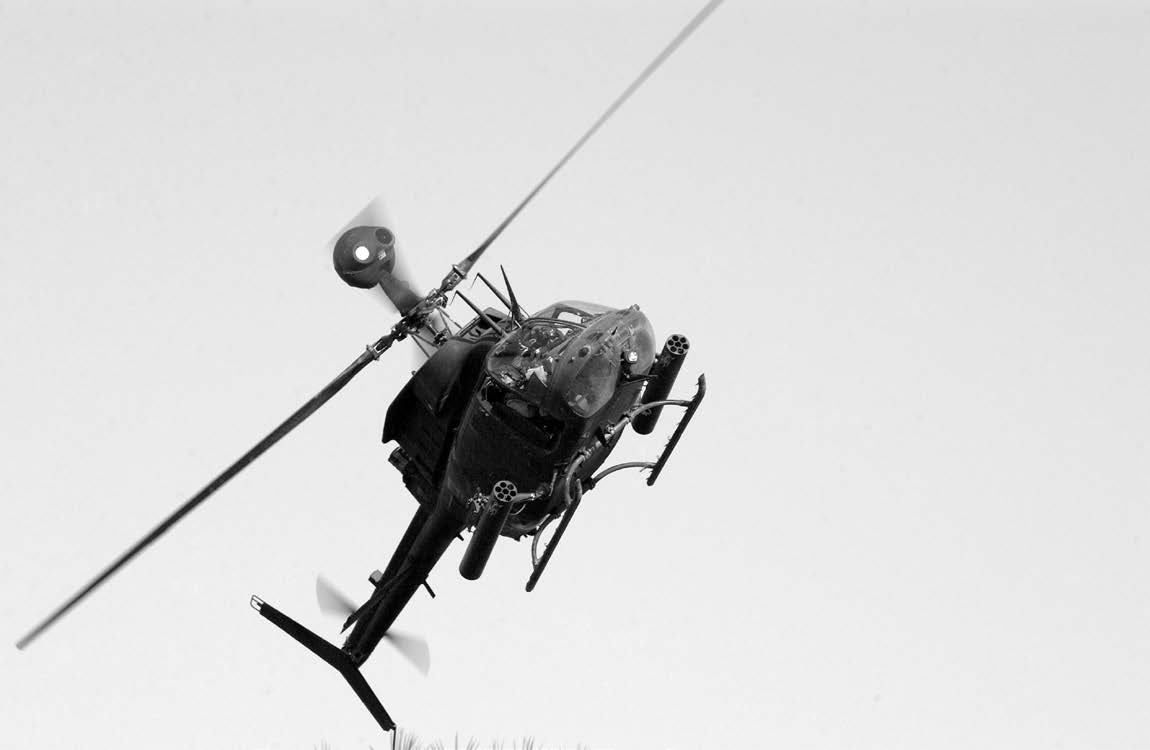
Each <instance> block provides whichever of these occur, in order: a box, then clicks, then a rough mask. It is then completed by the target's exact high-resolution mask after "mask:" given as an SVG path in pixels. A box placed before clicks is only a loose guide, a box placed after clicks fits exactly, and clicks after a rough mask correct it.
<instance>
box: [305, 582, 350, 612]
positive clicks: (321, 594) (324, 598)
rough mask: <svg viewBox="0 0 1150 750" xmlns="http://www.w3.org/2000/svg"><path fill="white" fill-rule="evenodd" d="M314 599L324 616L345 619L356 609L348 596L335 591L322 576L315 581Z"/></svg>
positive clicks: (337, 590)
mask: <svg viewBox="0 0 1150 750" xmlns="http://www.w3.org/2000/svg"><path fill="white" fill-rule="evenodd" d="M315 598H316V601H317V602H318V603H319V609H320V611H321V612H323V613H324V614H325V615H337V616H339V617H347V616H348V615H350V614H351V613H352V612H354V611H355V608H356V604H355V602H354V601H352V599H351V597H350V596H348V595H347V594H345V593H343V592H342V591H340V590H339V589H337V588H336V587H335V586H334V585H332V583H331V581H329V580H327V579H326V578H324V577H323V576H317V577H316V579H315Z"/></svg>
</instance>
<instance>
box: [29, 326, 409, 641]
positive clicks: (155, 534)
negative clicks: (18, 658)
mask: <svg viewBox="0 0 1150 750" xmlns="http://www.w3.org/2000/svg"><path fill="white" fill-rule="evenodd" d="M393 340H394V334H388V335H386V336H384V337H382V338H381V339H380V340H379V341H377V342H375V344H373V345H372V346H370V347H368V349H367V350H366V351H364V353H363V354H361V355H359V357H357V358H356V360H355V361H354V362H352V363H351V364H350V365H348V367H347V369H345V370H344V371H343V372H341V373H340V374H339V376H337V377H336V379H335V380H333V381H331V382H330V383H328V384H327V385H326V386H325V387H324V388H323V390H321V391H320V392H319V393H317V394H316V395H315V396H312V398H311V399H310V400H309V401H308V402H307V403H305V404H304V405H303V406H301V407H300V408H299V409H296V410H295V411H294V412H293V413H292V415H291V416H289V417H288V418H287V419H285V420H284V421H283V422H281V423H280V425H279V426H278V427H276V428H275V429H274V430H272V431H271V432H270V433H268V434H267V436H266V437H264V439H263V440H261V441H259V442H258V443H256V444H255V446H253V447H252V448H251V450H249V451H248V452H247V453H245V454H244V455H242V456H240V457H239V459H237V460H236V462H235V463H233V464H232V465H231V466H229V467H228V468H226V469H224V470H223V472H221V473H220V475H219V476H217V477H216V478H215V479H213V480H212V481H211V482H209V483H208V484H207V485H206V486H205V487H204V488H203V489H202V490H200V491H199V492H197V493H196V494H195V495H193V496H192V498H191V499H189V500H188V501H187V502H186V503H184V504H183V505H181V506H180V507H179V508H177V509H176V510H175V512H173V513H172V514H171V515H169V516H168V517H167V518H165V519H164V520H163V521H161V522H160V524H159V525H158V526H156V527H155V528H154V529H152V530H151V531H149V532H148V533H147V534H145V535H144V537H143V538H142V539H140V541H138V542H136V543H135V544H134V545H132V546H131V547H130V548H129V549H128V551H127V552H125V553H124V554H122V555H120V556H119V557H117V558H116V559H115V560H114V561H113V562H112V564H111V565H109V566H108V567H107V568H105V569H104V570H103V572H101V573H100V574H99V575H98V576H96V577H95V578H93V579H92V580H91V581H89V582H88V584H87V585H85V586H84V587H83V588H82V589H80V590H79V591H78V592H76V593H75V594H74V595H73V596H72V598H70V599H68V601H66V602H64V603H63V604H62V605H60V607H58V608H57V609H56V610H55V611H54V612H53V613H52V614H50V615H49V616H48V617H46V618H45V619H44V620H43V621H42V622H40V624H38V625H37V626H36V627H34V628H32V630H30V631H28V633H27V634H26V635H25V636H24V637H23V638H21V639H20V640H18V641H16V648H19V649H23V648H26V647H27V646H28V644H30V643H31V642H32V641H34V640H36V638H38V637H39V636H40V634H41V633H43V632H44V631H45V630H47V629H48V628H49V627H51V626H52V625H53V624H54V623H55V622H56V621H57V620H59V619H60V618H61V617H63V616H64V615H65V614H67V613H68V611H69V610H71V609H72V608H73V607H75V606H76V605H77V604H79V603H80V602H81V601H82V600H83V599H84V597H86V596H88V594H90V593H92V592H93V591H94V590H95V589H96V588H97V587H98V586H99V585H100V584H102V583H103V582H104V581H106V580H108V578H110V577H111V576H112V575H113V574H114V573H115V572H116V571H118V570H119V569H120V568H122V567H124V565H126V564H127V563H128V562H129V561H130V560H131V559H132V558H134V557H135V556H136V555H138V554H140V553H141V552H142V551H144V549H145V548H147V547H148V546H149V545H150V544H152V542H154V541H156V540H157V539H159V538H160V537H161V536H163V535H164V533H165V532H167V531H168V529H170V528H172V527H173V526H175V525H176V523H177V522H178V521H179V520H180V519H181V518H183V517H184V516H186V515H188V514H189V513H191V512H192V511H193V510H195V508H196V506H198V505H199V504H200V503H202V502H204V501H205V500H207V499H208V498H209V497H211V496H212V495H213V494H214V493H215V491H216V490H218V489H219V488H220V487H223V486H224V485H225V484H226V483H227V482H228V480H229V479H231V478H232V477H234V476H235V475H236V474H239V473H240V471H242V470H243V469H244V467H246V466H247V465H248V464H250V463H251V462H252V461H255V460H256V459H257V458H259V457H260V456H261V455H262V454H263V453H264V451H266V450H267V449H268V448H271V447H272V446H273V445H275V444H276V443H278V442H279V441H280V439H281V438H283V437H284V435H287V434H288V433H289V432H291V431H292V430H294V429H295V428H296V427H298V426H299V425H300V423H301V422H303V421H304V420H305V419H307V418H308V417H310V416H311V415H312V414H314V413H315V412H316V410H317V409H319V408H320V407H321V406H323V405H324V404H325V403H327V402H328V400H329V399H330V398H331V397H332V396H334V395H335V394H337V393H339V392H340V391H341V390H342V389H343V387H344V386H345V385H347V384H348V383H349V382H351V379H352V378H354V377H355V376H356V375H358V374H359V371H360V370H362V369H363V368H365V367H367V366H368V365H369V364H370V363H372V362H374V361H375V360H376V359H378V358H379V355H380V354H381V353H382V352H383V351H386V350H387V348H389V347H390V346H391V342H392V341H393Z"/></svg>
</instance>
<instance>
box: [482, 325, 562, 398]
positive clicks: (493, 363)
mask: <svg viewBox="0 0 1150 750" xmlns="http://www.w3.org/2000/svg"><path fill="white" fill-rule="evenodd" d="M580 330H582V326H578V325H575V324H572V323H564V322H561V321H557V320H536V319H531V320H528V321H527V322H526V323H525V324H524V325H523V327H522V328H520V329H518V330H516V331H513V332H512V333H511V334H510V335H508V336H507V337H506V338H504V339H503V340H502V341H500V342H499V343H498V344H496V345H495V346H494V347H492V349H491V353H490V354H488V355H487V371H488V372H489V373H491V377H493V378H494V379H495V380H496V381H497V382H499V383H501V384H502V385H504V386H505V387H507V388H510V389H511V390H513V391H517V392H518V393H520V394H521V395H522V396H523V397H524V398H525V399H526V400H527V401H529V402H530V403H533V404H535V405H538V404H539V402H540V401H541V400H542V399H543V396H544V395H545V394H546V392H547V387H548V386H549V385H550V384H551V382H552V377H553V375H554V372H555V363H556V362H557V361H558V359H559V357H560V356H561V355H562V353H563V350H564V349H565V348H566V346H567V344H569V343H570V342H571V340H572V339H573V338H574V336H575V334H576V333H578V332H579V331H580Z"/></svg>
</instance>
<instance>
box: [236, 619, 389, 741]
mask: <svg viewBox="0 0 1150 750" xmlns="http://www.w3.org/2000/svg"><path fill="white" fill-rule="evenodd" d="M251 604H252V609H254V610H255V611H256V612H259V613H260V614H261V615H263V617H264V619H266V620H270V621H271V623H272V624H273V625H275V626H276V627H277V628H279V629H280V630H282V631H284V632H285V633H287V634H288V635H290V636H291V637H292V638H294V639H295V640H296V641H297V642H298V643H300V645H302V646H303V647H304V648H306V649H307V650H308V651H311V652H312V653H313V654H315V655H316V656H318V657H319V658H321V659H323V660H324V661H325V662H327V663H328V664H330V665H331V666H332V667H334V668H335V670H336V671H337V672H339V673H340V674H341V675H343V678H344V679H345V680H347V684H348V685H351V689H352V690H354V691H355V694H356V695H358V696H359V699H360V700H361V701H362V702H363V705H364V706H365V707H366V708H367V710H368V711H370V712H371V715H372V716H373V717H374V718H375V720H376V721H377V722H379V725H380V726H381V727H383V731H385V732H390V731H391V730H393V729H395V722H394V721H392V720H391V716H389V715H388V713H387V709H385V708H384V707H383V704H382V703H380V702H379V698H377V697H375V693H374V692H372V689H371V686H370V685H368V684H367V680H365V679H364V678H363V675H362V674H360V671H359V669H358V668H357V667H356V666H355V664H353V663H352V661H351V657H350V656H348V655H347V654H346V653H344V652H343V651H341V650H340V649H338V648H336V647H335V646H333V645H331V644H330V643H328V642H327V641H325V640H324V639H323V638H320V637H319V636H318V635H316V634H315V633H313V632H311V631H310V630H308V629H307V628H305V627H304V626H303V625H300V624H299V623H298V622H296V621H295V620H293V619H292V618H290V617H288V616H287V615H285V614H284V613H283V612H280V611H279V610H278V609H276V608H275V607H273V606H272V605H270V604H268V603H267V602H265V601H264V600H263V599H260V598H259V597H258V596H253V597H252V600H251Z"/></svg>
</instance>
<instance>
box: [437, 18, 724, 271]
mask: <svg viewBox="0 0 1150 750" xmlns="http://www.w3.org/2000/svg"><path fill="white" fill-rule="evenodd" d="M722 2H723V0H710V2H708V3H707V4H706V5H704V6H703V9H702V10H700V11H699V12H698V13H696V14H695V17H694V18H692V19H691V20H690V21H688V22H687V25H686V26H684V27H683V29H682V30H681V31H680V32H679V33H678V34H677V35H676V36H675V38H674V39H672V40H671V41H670V43H669V44H667V46H666V47H664V48H663V51H662V52H660V53H659V54H658V55H657V56H656V57H655V59H654V60H652V61H651V62H650V63H649V64H648V65H647V67H646V68H644V69H643V72H642V73H640V74H639V77H638V78H636V79H635V80H634V81H633V82H632V83H631V85H630V86H628V87H627V88H626V89H624V90H623V93H622V94H620V95H619V97H618V98H617V99H615V101H613V102H611V106H609V107H607V111H605V112H604V113H603V114H601V115H600V116H599V119H598V120H596V121H595V123H594V124H593V125H592V126H591V127H590V128H589V129H588V130H587V132H586V133H584V134H583V136H582V137H581V138H579V140H577V141H575V145H574V146H572V147H571V149H570V150H569V151H568V152H567V153H566V154H564V155H563V158H562V159H560V160H559V162H558V163H557V164H556V165H555V166H554V167H552V168H551V171H550V172H548V173H547V174H545V175H544V176H543V179H542V180H540V181H539V184H538V185H536V186H535V187H534V188H532V190H531V192H530V193H528V194H527V197H526V198H524V199H523V200H522V201H521V202H520V203H519V205H518V206H516V207H515V209H514V210H513V211H512V212H511V213H510V214H508V215H507V218H506V219H504V220H503V221H502V222H500V224H499V226H497V227H495V229H494V231H492V232H491V234H489V235H487V239H485V240H483V242H482V243H480V245H479V247H477V248H475V250H474V251H472V253H471V254H470V255H468V256H467V257H466V258H464V259H463V260H462V261H461V262H460V263H459V264H458V266H457V267H458V269H459V271H460V273H462V274H463V275H464V276H466V275H467V274H468V272H470V271H471V267H472V266H474V265H475V263H476V261H478V260H479V256H481V255H483V253H484V252H485V251H486V250H487V248H488V247H490V245H491V243H492V242H494V241H495V239H496V238H497V237H498V236H499V235H501V234H503V230H504V229H506V228H507V225H508V224H510V223H511V222H512V221H514V220H515V217H516V216H518V215H519V212H520V211H522V210H523V208H524V207H525V206H526V205H527V204H528V203H529V202H530V201H531V199H532V198H534V197H535V194H536V193H538V192H539V191H540V190H542V189H543V186H544V185H546V184H547V183H548V182H550V181H551V178H552V177H554V176H555V173H556V172H558V171H559V170H560V169H562V168H563V165H564V164H566V163H567V162H568V161H569V160H570V159H571V157H572V156H574V155H575V152H576V151H578V150H579V149H580V148H582V147H583V144H584V143H586V142H587V141H588V140H589V139H590V138H591V136H593V135H595V133H596V131H598V130H599V128H601V127H602V126H603V123H605V122H607V120H608V119H610V118H611V115H613V114H615V111H616V110H617V109H619V107H621V106H623V103H624V102H625V101H627V100H628V99H630V98H631V95H632V94H634V93H635V91H637V90H638V88H639V87H640V86H642V85H643V83H644V82H645V81H646V80H647V79H648V78H650V77H651V74H652V73H654V72H655V71H656V70H658V68H659V66H660V65H662V64H663V61H664V60H666V59H667V58H668V57H670V56H671V53H673V52H674V51H675V50H677V49H678V48H679V46H680V45H681V44H682V43H683V42H684V41H686V40H687V37H689V36H690V35H691V34H692V33H693V32H694V31H695V29H697V28H699V25H700V24H702V23H703V21H705V20H707V16H709V15H711V13H712V12H713V11H714V10H715V8H717V7H719V5H720V3H722Z"/></svg>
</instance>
